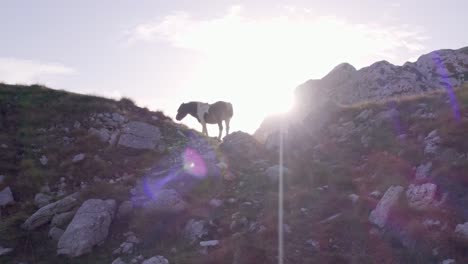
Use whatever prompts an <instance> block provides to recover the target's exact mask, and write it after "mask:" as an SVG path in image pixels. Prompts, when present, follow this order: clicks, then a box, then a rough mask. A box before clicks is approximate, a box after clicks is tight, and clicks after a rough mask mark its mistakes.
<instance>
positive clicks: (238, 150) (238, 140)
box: [219, 131, 264, 166]
mask: <svg viewBox="0 0 468 264" xmlns="http://www.w3.org/2000/svg"><path fill="white" fill-rule="evenodd" d="M219 148H220V149H221V151H222V152H223V153H224V155H225V156H226V157H227V159H228V161H229V164H230V166H233V165H234V166H236V165H237V166H246V164H250V163H252V162H253V161H255V160H259V159H260V158H261V156H262V155H261V154H262V152H263V151H264V149H263V147H262V146H261V145H260V143H259V142H258V141H257V140H256V139H255V138H254V137H252V136H251V135H249V134H247V133H244V132H241V131H237V132H234V133H231V134H229V135H227V136H226V137H224V139H223V143H221V145H220V146H219Z"/></svg>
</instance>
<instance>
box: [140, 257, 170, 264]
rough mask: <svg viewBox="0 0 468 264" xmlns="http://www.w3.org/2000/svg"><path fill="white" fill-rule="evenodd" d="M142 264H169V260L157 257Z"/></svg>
mask: <svg viewBox="0 0 468 264" xmlns="http://www.w3.org/2000/svg"><path fill="white" fill-rule="evenodd" d="M141 264H169V260H167V259H166V258H165V257H163V256H155V257H152V258H149V259H147V260H145V261H143V262H142V263H141Z"/></svg>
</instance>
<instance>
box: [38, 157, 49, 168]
mask: <svg viewBox="0 0 468 264" xmlns="http://www.w3.org/2000/svg"><path fill="white" fill-rule="evenodd" d="M39 162H40V163H41V164H42V166H45V165H47V163H48V162H49V159H48V158H47V157H46V156H45V155H42V156H41V158H40V159H39Z"/></svg>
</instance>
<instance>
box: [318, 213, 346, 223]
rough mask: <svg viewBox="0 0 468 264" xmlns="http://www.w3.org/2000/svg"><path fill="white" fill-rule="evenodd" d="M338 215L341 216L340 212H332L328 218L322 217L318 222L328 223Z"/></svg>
mask: <svg viewBox="0 0 468 264" xmlns="http://www.w3.org/2000/svg"><path fill="white" fill-rule="evenodd" d="M340 216H341V213H337V214H334V215H332V216H330V217H328V218H325V219H323V220H322V221H320V222H319V224H328V223H330V222H332V221H333V220H335V219H337V218H338V217H340Z"/></svg>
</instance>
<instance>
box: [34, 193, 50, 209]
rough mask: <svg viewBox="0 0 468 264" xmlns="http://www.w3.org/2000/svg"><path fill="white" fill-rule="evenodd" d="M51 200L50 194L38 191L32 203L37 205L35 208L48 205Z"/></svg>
mask: <svg viewBox="0 0 468 264" xmlns="http://www.w3.org/2000/svg"><path fill="white" fill-rule="evenodd" d="M51 200H52V196H50V195H47V194H44V193H38V194H36V196H34V204H35V205H36V206H37V208H41V207H43V206H46V205H48V204H49V203H50V201H51Z"/></svg>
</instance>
